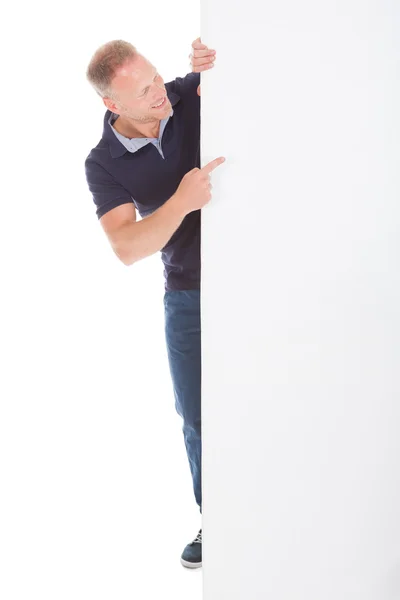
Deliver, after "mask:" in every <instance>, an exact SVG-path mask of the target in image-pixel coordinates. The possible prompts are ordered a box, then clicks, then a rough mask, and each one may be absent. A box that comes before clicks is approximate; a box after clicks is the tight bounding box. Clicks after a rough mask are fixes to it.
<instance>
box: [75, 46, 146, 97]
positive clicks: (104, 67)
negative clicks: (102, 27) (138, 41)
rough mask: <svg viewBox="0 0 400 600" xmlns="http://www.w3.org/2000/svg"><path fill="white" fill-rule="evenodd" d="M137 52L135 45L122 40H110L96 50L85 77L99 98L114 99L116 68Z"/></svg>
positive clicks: (133, 56)
mask: <svg viewBox="0 0 400 600" xmlns="http://www.w3.org/2000/svg"><path fill="white" fill-rule="evenodd" d="M138 54H139V53H138V51H137V50H136V48H135V46H133V45H132V44H130V43H129V42H125V41H124V40H112V41H111V42H107V43H106V44H103V45H102V46H100V48H98V49H97V50H96V52H95V53H94V55H93V56H92V58H91V60H90V63H89V66H88V68H87V70H86V78H87V80H88V81H89V83H90V84H91V86H92V87H93V88H94V89H95V91H96V92H97V94H98V95H99V96H101V98H106V97H107V98H111V99H116V94H115V92H114V91H113V89H112V82H113V79H114V77H115V75H116V73H117V70H118V69H119V68H120V67H122V66H124V64H125V63H126V62H127V61H128V60H131V59H133V58H135V57H136V56H137V55H138Z"/></svg>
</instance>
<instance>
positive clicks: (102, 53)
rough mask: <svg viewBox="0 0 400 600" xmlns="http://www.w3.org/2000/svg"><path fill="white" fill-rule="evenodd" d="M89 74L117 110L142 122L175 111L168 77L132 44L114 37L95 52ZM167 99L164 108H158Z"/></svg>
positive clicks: (106, 100)
mask: <svg viewBox="0 0 400 600" xmlns="http://www.w3.org/2000/svg"><path fill="white" fill-rule="evenodd" d="M86 77H87V79H88V81H89V83H90V84H91V85H92V86H93V87H94V89H95V90H96V92H97V94H99V96H100V97H101V98H102V99H103V102H104V104H105V106H106V107H107V108H108V109H109V110H111V111H112V112H113V113H115V114H118V115H121V117H125V118H127V119H131V120H134V121H139V122H140V123H142V124H145V123H152V122H156V121H160V120H161V119H165V118H166V117H167V116H168V115H169V113H170V112H171V108H172V107H171V103H170V101H169V99H168V96H167V91H166V89H165V85H164V80H163V78H162V77H161V75H160V74H159V73H158V72H157V69H156V68H155V67H154V66H153V65H152V64H151V63H150V62H149V61H148V60H147V59H146V58H145V57H144V56H142V55H141V54H139V52H138V51H137V50H136V48H135V47H134V46H132V44H129V42H125V41H123V40H114V41H112V42H108V43H107V44H104V45H103V46H101V47H100V48H99V49H98V50H97V51H96V52H95V54H94V55H93V57H92V59H91V61H90V63H89V66H88V68H87V72H86ZM161 101H163V104H162V105H161V107H156V105H157V104H159V103H160V102H161Z"/></svg>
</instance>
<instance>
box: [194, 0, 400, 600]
mask: <svg viewBox="0 0 400 600" xmlns="http://www.w3.org/2000/svg"><path fill="white" fill-rule="evenodd" d="M399 31H400V5H399V3H398V2H393V1H383V0H367V1H366V0H327V1H324V2H319V1H317V0H303V1H302V2H298V1H297V0H280V1H275V2H260V1H259V0H248V1H247V2H246V3H243V2H236V1H235V0H233V1H231V0H229V1H228V0H203V1H202V34H203V37H204V38H205V39H207V43H209V44H210V45H211V46H212V47H216V48H218V68H219V72H217V70H215V71H214V72H213V73H211V74H210V77H209V78H207V79H206V81H205V82H204V84H203V83H202V98H203V101H202V111H203V112H202V119H203V127H202V158H203V161H207V160H208V159H211V158H214V156H219V155H226V156H227V162H226V163H225V164H224V165H223V167H221V170H219V171H218V173H216V174H215V177H214V190H213V191H214V200H213V202H212V203H211V204H210V205H209V206H208V207H206V208H205V209H204V211H203V221H202V222H203V238H202V239H203V242H204V243H203V262H202V282H203V287H202V300H203V358H204V361H203V468H204V472H205V477H204V502H203V512H204V532H205V536H204V548H203V561H204V566H203V571H204V597H205V599H206V600H245V599H251V600H266V599H271V600H339V599H340V600H398V599H399V598H400V435H399V432H400V401H399V400H400V377H399V373H400V314H399V307H400V208H399V200H400V168H399V165H400V113H399V107H400V76H399V75H400V68H399V66H400V37H399ZM220 73H222V76H220Z"/></svg>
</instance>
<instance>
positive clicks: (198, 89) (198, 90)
mask: <svg viewBox="0 0 400 600" xmlns="http://www.w3.org/2000/svg"><path fill="white" fill-rule="evenodd" d="M197 93H198V95H199V96H200V86H199V87H198V88H197Z"/></svg>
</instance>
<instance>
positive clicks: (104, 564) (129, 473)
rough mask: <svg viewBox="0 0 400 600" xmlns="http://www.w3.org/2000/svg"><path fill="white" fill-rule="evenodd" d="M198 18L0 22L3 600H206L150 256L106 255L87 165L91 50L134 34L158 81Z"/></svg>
mask: <svg viewBox="0 0 400 600" xmlns="http://www.w3.org/2000/svg"><path fill="white" fill-rule="evenodd" d="M199 16H200V15H199V4H198V2H195V1H193V2H192V1H191V2H187V1H186V0H180V1H179V0H172V1H170V2H168V3H165V2H160V1H158V0H155V1H153V2H148V3H132V2H124V1H122V2H118V3H117V4H115V3H114V4H113V3H111V4H110V3H109V2H98V1H96V2H91V1H88V0H85V2H83V3H77V4H76V5H75V4H73V5H72V7H68V5H67V4H65V5H63V4H60V3H50V2H35V3H34V4H28V3H27V2H24V3H22V4H21V3H19V4H17V3H11V4H10V3H9V4H8V5H7V11H6V12H5V13H4V14H3V17H4V20H3V27H2V29H3V33H2V36H1V37H2V41H1V44H2V57H3V59H2V93H1V96H2V107H3V110H2V153H3V170H2V194H1V196H2V199H1V207H2V211H1V213H2V215H1V236H0V244H1V290H2V293H1V414H0V487H1V493H0V552H1V555H0V563H1V576H0V597H1V598H2V600H27V599H29V600H30V599H33V598H40V599H41V600H47V599H51V600H54V599H55V598H57V600H63V599H68V600H71V599H72V598H74V599H76V600H90V599H93V600H102V599H107V600H110V599H111V598H118V600H125V599H128V598H141V599H143V600H147V599H153V598H164V597H169V595H170V594H172V595H173V597H174V598H175V599H176V600H178V599H184V598H185V599H186V598H188V597H190V598H192V599H193V600H196V599H197V600H198V599H199V598H200V596H201V573H200V572H196V573H195V572H188V571H185V570H184V569H183V568H182V567H181V565H180V562H179V558H180V554H181V552H182V550H183V548H184V546H185V545H186V543H188V542H189V541H191V540H192V539H193V538H194V537H195V536H196V534H197V531H198V528H199V527H200V514H199V511H198V508H197V505H196V503H195V499H194V494H193V490H192V481H191V476H190V469H189V464H188V461H187V457H186V451H185V447H184V441H183V434H182V431H181V419H180V417H179V416H178V415H177V414H176V412H175V406H174V398H173V392H172V386H171V381H170V376H169V368H168V363H167V356H166V350H165V341H164V323H163V304H162V298H163V292H164V289H163V274H162V264H161V258H160V256H159V255H156V256H154V257H152V258H150V259H147V260H146V261H143V262H142V263H139V264H137V265H135V266H133V267H130V268H127V267H125V266H123V265H122V264H121V263H119V262H118V260H117V258H116V257H115V256H114V254H113V253H112V250H111V248H110V246H109V244H108V241H107V239H106V237H105V235H104V233H103V232H102V229H101V227H100V225H99V223H98V221H97V217H96V215H95V205H94V204H93V201H92V198H91V195H90V192H89V190H88V188H87V185H86V180H85V175H84V160H85V158H86V156H87V154H88V153H89V151H90V149H91V148H92V147H93V146H95V145H96V144H97V142H98V141H99V139H100V137H101V133H102V127H103V115H104V112H105V110H106V109H105V107H104V105H103V104H102V102H101V100H100V98H99V97H98V96H97V95H96V93H95V92H94V91H93V90H92V88H91V87H90V85H89V84H88V83H87V82H86V79H85V71H86V67H87V64H88V63H89V60H90V58H91V56H92V54H93V53H94V51H95V50H96V49H97V47H98V46H100V45H101V44H103V43H104V42H106V41H109V40H111V39H125V40H128V41H130V42H131V43H133V44H134V45H135V46H136V47H137V48H138V49H139V51H140V52H141V53H143V54H144V55H145V56H146V57H148V58H149V59H150V60H151V61H152V62H153V64H154V65H156V66H157V68H158V69H159V71H160V73H161V74H162V75H163V77H164V79H165V81H170V80H172V79H174V78H175V77H177V76H184V75H185V74H186V73H187V72H189V71H190V70H191V68H190V65H189V58H188V55H189V52H190V50H191V43H192V41H193V40H194V39H196V37H198V36H199V35H200V33H201V32H200V27H199V25H200V19H199ZM4 161H6V168H4Z"/></svg>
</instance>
